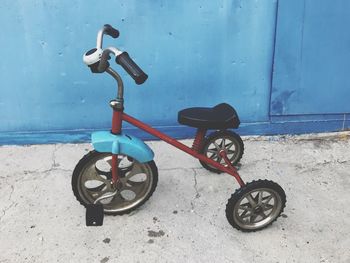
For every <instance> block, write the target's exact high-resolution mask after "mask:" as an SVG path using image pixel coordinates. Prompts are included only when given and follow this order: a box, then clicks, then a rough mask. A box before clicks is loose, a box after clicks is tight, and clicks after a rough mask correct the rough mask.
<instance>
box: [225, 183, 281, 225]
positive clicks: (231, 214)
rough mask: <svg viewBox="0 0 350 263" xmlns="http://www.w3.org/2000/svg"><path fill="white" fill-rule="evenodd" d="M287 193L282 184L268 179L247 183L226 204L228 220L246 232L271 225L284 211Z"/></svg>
mask: <svg viewBox="0 0 350 263" xmlns="http://www.w3.org/2000/svg"><path fill="white" fill-rule="evenodd" d="M285 205H286V194H285V193H284V190H283V189H282V187H281V186H279V185H278V184H276V183H274V182H272V181H268V180H258V181H253V182H250V183H247V184H246V185H245V186H243V187H241V188H239V189H238V190H236V192H235V193H234V194H233V195H232V196H231V198H230V199H229V200H228V202H227V205H226V217H227V220H228V222H229V223H230V224H231V225H232V226H233V227H234V228H236V229H238V230H241V231H244V232H252V231H257V230H261V229H263V228H265V227H267V226H269V225H271V224H272V223H273V222H274V221H275V220H276V219H277V218H278V217H279V216H280V215H281V213H282V212H283V209H284V207H285Z"/></svg>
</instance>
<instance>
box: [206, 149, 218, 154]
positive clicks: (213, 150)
mask: <svg viewBox="0 0 350 263" xmlns="http://www.w3.org/2000/svg"><path fill="white" fill-rule="evenodd" d="M207 152H210V153H215V154H216V153H217V152H218V151H217V150H216V149H208V150H207Z"/></svg>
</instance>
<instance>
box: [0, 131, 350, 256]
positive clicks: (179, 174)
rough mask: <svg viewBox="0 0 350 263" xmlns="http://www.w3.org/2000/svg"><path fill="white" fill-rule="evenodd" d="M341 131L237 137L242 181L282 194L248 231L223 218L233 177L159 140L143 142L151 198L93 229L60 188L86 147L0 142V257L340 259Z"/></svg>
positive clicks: (346, 164)
mask: <svg viewBox="0 0 350 263" xmlns="http://www.w3.org/2000/svg"><path fill="white" fill-rule="evenodd" d="M349 136H350V133H337V134H326V135H319V136H310V135H309V136H298V137H249V138H244V143H245V148H246V151H245V155H244V156H243V159H242V166H241V169H240V173H241V176H242V177H243V178H244V180H245V181H247V182H248V181H251V180H254V179H257V178H267V179H270V180H274V181H276V182H278V183H279V184H280V185H281V186H282V187H283V188H284V189H285V191H286V194H287V207H286V209H285V212H284V213H283V215H282V216H281V217H280V218H279V219H278V220H277V222H275V223H274V224H273V225H272V226H270V227H269V228H267V229H265V230H263V231H260V232H256V233H242V232H239V231H237V230H235V229H233V228H232V227H231V226H230V225H229V224H228V222H227V221H226V217H225V213H224V210H225V205H226V201H227V199H228V198H229V197H230V195H231V194H232V193H233V192H234V190H235V189H236V188H237V187H238V186H237V184H236V183H235V182H234V180H233V178H231V177H230V176H228V175H224V174H221V175H219V174H212V173H210V172H208V171H206V170H204V169H203V168H201V166H200V164H199V163H198V161H196V160H195V159H193V158H192V157H190V156H188V155H186V154H184V153H182V152H180V151H178V150H177V149H175V148H171V147H170V146H168V145H166V144H165V143H163V142H149V144H150V145H151V147H152V148H153V149H154V151H155V153H156V163H157V165H158V168H159V176H160V178H159V183H158V187H157V189H156V191H155V193H154V195H153V196H152V197H151V199H150V200H149V201H148V202H147V203H146V204H145V205H144V206H142V207H141V208H139V209H138V210H137V211H135V212H133V213H132V214H129V215H125V216H119V217H118V216H117V217H113V216H107V217H105V222H104V226H103V227H95V228H87V227H86V226H85V222H84V220H85V210H84V208H83V207H82V206H81V205H80V204H79V203H78V202H77V201H76V200H75V198H74V196H73V193H72V191H71V186H70V178H71V172H72V170H73V168H74V166H75V164H76V163H77V162H78V160H79V159H80V158H81V157H82V156H83V155H84V154H85V153H86V152H87V151H89V150H90V149H91V147H90V145H88V144H78V145H73V144H64V145H62V144H59V145H40V146H39V145H33V146H25V147H17V146H3V147H0V159H1V163H0V188H1V197H0V198H1V199H0V232H1V234H0V248H1V253H0V262H104V263H105V262H349V261H350V250H349V247H350V220H349V218H350V209H349V205H348V201H349V200H350V191H349V188H350V139H349ZM185 142H186V143H190V141H185Z"/></svg>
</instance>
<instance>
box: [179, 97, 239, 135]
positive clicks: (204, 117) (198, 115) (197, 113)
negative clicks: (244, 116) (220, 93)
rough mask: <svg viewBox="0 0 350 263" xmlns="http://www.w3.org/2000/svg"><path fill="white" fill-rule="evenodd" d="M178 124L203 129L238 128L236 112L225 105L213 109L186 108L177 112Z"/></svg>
mask: <svg viewBox="0 0 350 263" xmlns="http://www.w3.org/2000/svg"><path fill="white" fill-rule="evenodd" d="M178 122H179V123H180V124H183V125H187V126H191V127H196V128H205V129H229V128H238V126H239V124H240V121H239V118H238V115H237V112H236V110H235V109H234V108H233V107H232V106H230V105H229V104H227V103H221V104H218V105H216V106H215V107H213V108H203V107H196V108H188V109H184V110H181V111H179V113H178Z"/></svg>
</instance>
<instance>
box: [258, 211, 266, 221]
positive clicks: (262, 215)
mask: <svg viewBox="0 0 350 263" xmlns="http://www.w3.org/2000/svg"><path fill="white" fill-rule="evenodd" d="M259 216H261V217H262V219H265V218H267V215H265V213H264V211H261V212H260V213H259Z"/></svg>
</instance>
